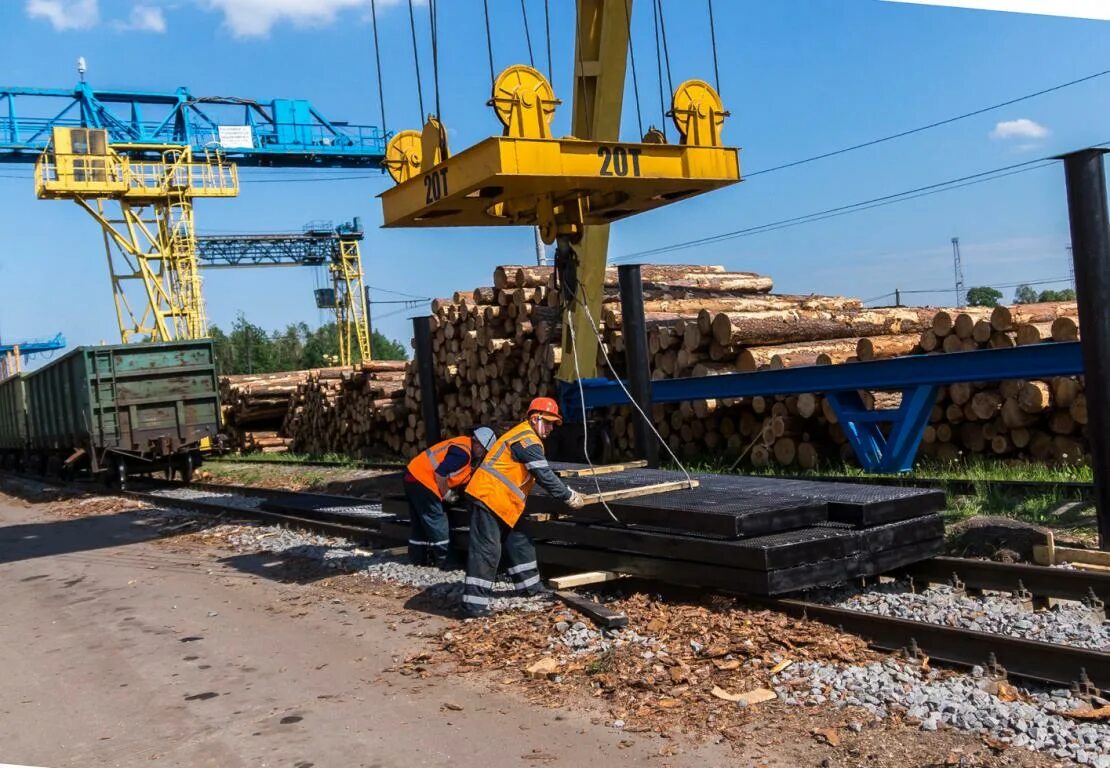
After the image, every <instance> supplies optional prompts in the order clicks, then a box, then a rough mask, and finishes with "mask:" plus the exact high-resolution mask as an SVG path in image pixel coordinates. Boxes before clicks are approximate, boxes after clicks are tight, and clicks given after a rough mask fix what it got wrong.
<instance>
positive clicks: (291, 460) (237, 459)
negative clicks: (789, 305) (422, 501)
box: [208, 453, 403, 469]
mask: <svg viewBox="0 0 1110 768" xmlns="http://www.w3.org/2000/svg"><path fill="white" fill-rule="evenodd" d="M367 462H373V463H396V464H397V466H399V467H400V466H403V465H402V463H401V462H394V461H390V460H389V459H380V460H374V459H356V458H352V457H351V456H347V455H346V454H342V453H325V454H321V455H314V454H308V453H248V454H244V455H235V454H229V455H227V456H222V457H220V458H217V459H209V462H208V463H209V464H220V463H227V464H327V465H329V466H336V467H348V468H351V469H358V468H359V467H361V466H362V465H363V464H366V463H367Z"/></svg>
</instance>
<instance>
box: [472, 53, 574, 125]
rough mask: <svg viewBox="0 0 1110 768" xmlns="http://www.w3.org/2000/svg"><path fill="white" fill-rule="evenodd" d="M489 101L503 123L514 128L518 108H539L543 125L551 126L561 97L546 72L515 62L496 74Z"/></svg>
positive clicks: (529, 110)
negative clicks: (557, 95) (556, 95)
mask: <svg viewBox="0 0 1110 768" xmlns="http://www.w3.org/2000/svg"><path fill="white" fill-rule="evenodd" d="M489 103H490V106H492V107H493V110H494V112H496V113H497V119H498V120H500V121H501V124H502V125H504V126H505V127H506V128H512V125H513V123H514V120H515V119H516V118H517V117H519V114H518V113H517V110H520V111H527V112H532V111H535V110H540V111H541V112H542V115H543V124H544V126H549V125H551V121H552V119H554V117H555V107H556V106H557V105H558V104H559V100H558V99H556V98H555V89H553V88H552V87H551V83H549V82H548V81H547V78H546V77H544V76H543V74H541V73H540V72H539V71H538V70H536V69H533V68H532V67H529V66H528V65H526V64H514V65H513V66H511V67H509V68H508V69H506V70H504V71H503V72H502V73H501V74H500V75H498V76H497V80H496V81H494V84H493V96H492V97H491V98H490V101H489Z"/></svg>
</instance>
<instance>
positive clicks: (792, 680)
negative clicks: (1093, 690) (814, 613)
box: [775, 659, 1110, 768]
mask: <svg viewBox="0 0 1110 768" xmlns="http://www.w3.org/2000/svg"><path fill="white" fill-rule="evenodd" d="M997 689H998V688H997V682H996V681H994V680H992V679H990V678H988V677H985V676H983V670H981V669H979V668H976V669H974V670H973V672H972V674H970V675H955V674H951V673H948V672H940V671H937V670H923V669H922V668H921V667H920V666H912V665H910V664H906V663H904V662H901V661H898V660H894V659H889V660H887V661H884V662H882V663H875V664H868V665H866V666H855V667H834V666H830V665H826V664H818V663H813V662H802V663H798V664H794V665H792V666H790V667H789V668H788V669H786V670H785V671H783V672H781V673H779V675H778V676H777V677H776V678H775V692H776V693H777V694H778V695H779V698H780V699H782V700H783V701H784V702H785V703H786V704H788V705H814V704H832V705H834V706H838V707H843V706H849V705H855V706H859V707H863V708H864V709H866V710H868V711H870V712H871V713H872V714H874V715H875V716H877V717H888V716H890V715H891V714H892V713H894V712H899V713H904V714H905V716H906V717H907V718H912V721H911V722H920V727H921V729H922V730H923V731H935V730H937V729H938V728H941V727H952V728H958V729H960V730H966V731H974V732H979V733H983V734H986V735H990V736H992V737H994V738H997V739H999V740H1001V741H1003V742H1007V743H1009V744H1012V745H1013V746H1015V747H1025V748H1028V749H1032V750H1037V751H1040V752H1045V753H1047V754H1050V755H1052V756H1053V757H1056V758H1060V759H1068V760H1074V761H1075V762H1077V763H1079V764H1080V765H1090V766H1096V768H1110V723H1106V722H1091V721H1083V720H1077V719H1074V718H1072V717H1068V716H1066V715H1064V714H1063V713H1065V712H1069V711H1071V710H1076V709H1080V708H1083V707H1086V706H1088V704H1087V702H1085V701H1083V700H1082V699H1078V698H1075V697H1074V696H1072V694H1071V692H1070V691H1069V690H1067V689H1055V690H1053V689H1039V690H1038V689H1015V690H1017V692H1018V698H1017V699H1016V700H1014V701H1006V700H1004V699H1003V698H1000V697H999V696H998V695H995V693H994V692H992V691H997Z"/></svg>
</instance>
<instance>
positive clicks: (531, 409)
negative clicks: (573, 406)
mask: <svg viewBox="0 0 1110 768" xmlns="http://www.w3.org/2000/svg"><path fill="white" fill-rule="evenodd" d="M533 413H538V414H540V416H542V417H543V418H545V419H548V420H549V421H554V422H555V423H556V424H562V423H563V416H562V414H560V413H559V404H558V403H556V402H555V401H554V400H552V399H551V398H550V397H537V398H536V399H534V400H533V401H532V402H531V403H529V404H528V415H529V416H531V415H532V414H533Z"/></svg>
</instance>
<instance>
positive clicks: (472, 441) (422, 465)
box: [405, 427, 497, 568]
mask: <svg viewBox="0 0 1110 768" xmlns="http://www.w3.org/2000/svg"><path fill="white" fill-rule="evenodd" d="M496 439H497V436H496V435H494V433H493V430H492V429H490V428H489V427H478V428H476V429H475V430H474V432H473V434H472V435H471V436H470V437H466V436H465V435H463V436H462V437H452V438H450V439H449V440H443V441H441V442H438V443H436V444H435V445H433V446H432V447H430V448H428V449H427V450H425V451H422V452H421V453H420V454H418V455H417V456H415V457H414V458H413V460H412V461H410V462H409V463H408V466H407V467H406V468H405V497H406V498H407V499H408V501H409V519H410V520H411V522H412V532H411V533H410V534H409V561H410V562H412V564H413V565H434V566H438V567H440V568H443V567H445V566H446V564H447V552H448V546H449V544H450V528H449V526H448V523H447V513H446V512H444V510H443V505H444V503H445V502H446V503H448V504H450V503H452V502H454V501H456V500H458V492H459V491H460V490H461V489H462V488H463V487H465V486H466V484H467V482H468V481H469V480H470V476H471V473H472V472H473V469H474V465H475V464H476V463H477V462H479V461H481V460H482V458H483V457H485V455H486V451H487V450H488V449H489V447H490V446H491V445H493V443H494V441H495V440H496Z"/></svg>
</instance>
